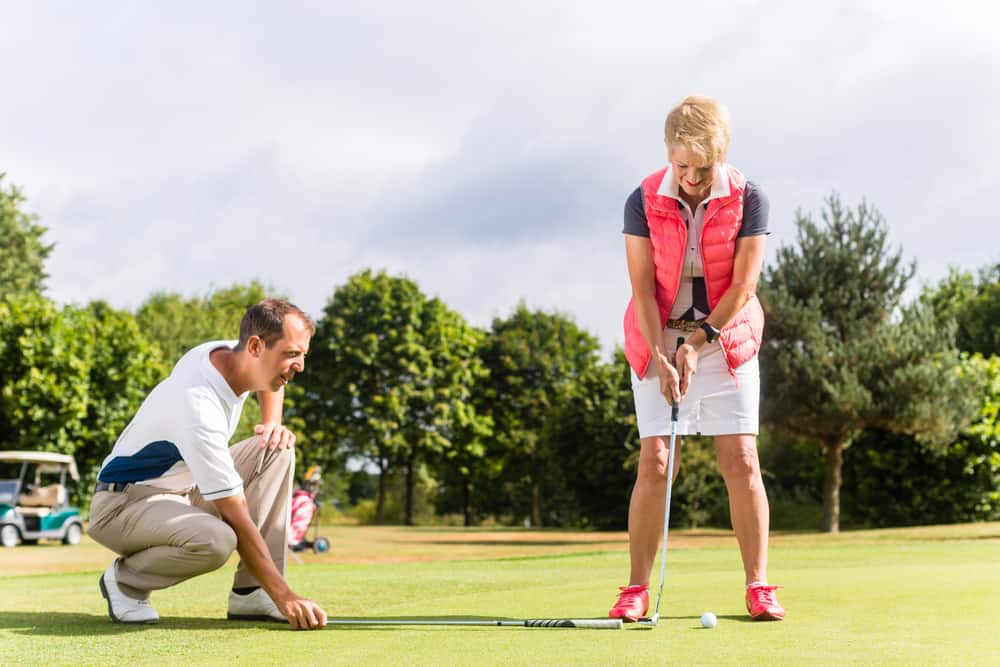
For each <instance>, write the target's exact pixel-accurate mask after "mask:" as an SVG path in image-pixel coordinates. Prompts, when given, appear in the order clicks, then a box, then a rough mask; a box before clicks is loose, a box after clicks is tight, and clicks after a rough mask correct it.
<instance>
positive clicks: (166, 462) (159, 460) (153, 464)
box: [97, 440, 183, 483]
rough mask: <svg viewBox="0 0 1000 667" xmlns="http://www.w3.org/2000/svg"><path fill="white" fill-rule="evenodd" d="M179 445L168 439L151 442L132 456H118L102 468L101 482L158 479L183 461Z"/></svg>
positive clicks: (99, 478)
mask: <svg viewBox="0 0 1000 667" xmlns="http://www.w3.org/2000/svg"><path fill="white" fill-rule="evenodd" d="M182 460H183V459H182V457H181V453H180V451H179V450H178V449H177V445H175V444H174V443H172V442H168V441H166V440H157V441H156V442H151V443H149V444H148V445H146V446H145V447H143V448H142V449H140V450H139V451H137V452H136V453H135V454H132V455H131V456H116V457H115V458H113V459H111V460H110V461H108V464H107V465H106V466H104V467H103V468H101V472H100V473H98V475H97V479H98V480H99V481H101V482H121V483H134V482H142V481H144V480H147V479H156V478H157V477H160V476H162V475H163V473H165V472H166V471H168V470H170V468H171V467H173V465H174V464H175V463H177V462H178V461H182Z"/></svg>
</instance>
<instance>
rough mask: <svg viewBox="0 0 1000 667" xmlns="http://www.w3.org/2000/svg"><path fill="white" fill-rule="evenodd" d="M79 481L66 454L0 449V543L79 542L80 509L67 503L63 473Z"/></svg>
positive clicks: (15, 544)
mask: <svg viewBox="0 0 1000 667" xmlns="http://www.w3.org/2000/svg"><path fill="white" fill-rule="evenodd" d="M67 474H68V475H69V476H70V477H71V478H72V479H73V481H79V479H80V474H79V473H78V472H77V470H76V462H75V461H74V460H73V457H72V456H69V455H67V454H52V453H49V452H0V545H2V546H5V547H13V546H17V543H18V542H19V541H20V542H22V543H23V544H37V543H38V540H40V539H46V540H61V541H62V543H63V544H79V543H80V536H81V535H83V520H82V519H81V518H80V510H78V509H77V508H75V507H70V506H69V505H68V504H67V496H66V476H67Z"/></svg>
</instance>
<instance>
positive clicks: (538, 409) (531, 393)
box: [482, 303, 599, 526]
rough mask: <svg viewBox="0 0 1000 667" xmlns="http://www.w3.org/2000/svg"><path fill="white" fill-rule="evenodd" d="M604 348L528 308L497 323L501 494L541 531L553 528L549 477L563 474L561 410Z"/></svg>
mask: <svg viewBox="0 0 1000 667" xmlns="http://www.w3.org/2000/svg"><path fill="white" fill-rule="evenodd" d="M598 350H599V347H598V343H597V339H596V338H594V337H593V336H592V335H590V334H589V333H587V332H585V331H583V330H582V329H580V328H579V327H577V326H576V324H575V323H574V322H573V321H572V320H571V319H570V318H569V317H567V316H565V315H561V314H558V313H551V314H550V313H545V312H542V311H531V310H529V309H528V308H527V306H525V305H524V304H523V303H522V304H519V305H518V306H517V308H516V309H515V310H514V312H513V313H512V314H511V315H510V316H509V317H507V318H506V319H499V318H498V319H495V320H494V321H493V326H492V329H491V332H490V335H489V337H488V338H487V341H486V343H485V345H484V346H483V351H482V356H483V361H484V363H485V364H486V367H487V368H488V369H489V372H490V381H489V400H490V401H491V403H492V405H493V421H494V437H493V438H492V439H491V450H492V453H491V454H488V455H489V456H491V457H498V458H499V459H500V460H502V461H503V465H502V481H503V485H502V486H503V490H502V493H497V492H496V491H495V492H494V493H493V495H494V496H495V499H496V500H500V499H501V498H502V500H501V501H500V502H504V504H505V505H506V506H508V507H511V508H513V509H514V510H515V511H516V512H522V513H525V514H527V515H528V516H529V517H530V521H531V524H532V525H534V526H541V525H543V524H547V523H549V521H547V520H545V519H544V518H543V512H542V504H543V500H542V489H543V486H544V484H545V482H546V480H552V479H559V478H562V474H563V473H562V471H561V467H562V466H563V465H564V464H565V461H563V460H562V459H561V458H560V456H559V454H558V447H557V442H558V441H557V438H556V437H555V430H556V429H557V416H558V411H559V408H560V406H562V405H564V404H565V401H567V400H569V396H570V395H571V391H572V388H573V384H574V382H576V381H577V380H578V379H579V378H581V376H583V375H584V374H585V373H587V372H588V371H589V370H591V369H593V367H594V366H596V365H597V364H598V363H599V358H598ZM495 505H496V502H495ZM547 518H548V519H555V518H556V517H554V516H553V515H551V514H549V515H548V517H547Z"/></svg>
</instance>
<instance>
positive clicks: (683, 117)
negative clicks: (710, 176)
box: [663, 95, 732, 166]
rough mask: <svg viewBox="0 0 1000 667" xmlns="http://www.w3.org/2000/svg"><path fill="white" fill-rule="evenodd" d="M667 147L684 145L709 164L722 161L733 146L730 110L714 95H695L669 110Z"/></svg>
mask: <svg viewBox="0 0 1000 667" xmlns="http://www.w3.org/2000/svg"><path fill="white" fill-rule="evenodd" d="M663 135H664V139H665V140H666V142H667V148H668V149H669V148H673V147H674V146H683V147H684V148H686V149H687V150H689V151H691V152H692V153H694V154H695V155H697V156H698V157H700V158H701V159H702V160H704V163H705V165H706V166H707V165H710V164H715V163H716V162H721V161H723V160H724V159H725V157H726V152H727V151H728V150H729V140H730V138H731V136H732V126H731V125H730V121H729V110H728V109H726V107H725V106H723V104H722V103H721V102H719V101H718V100H715V99H713V98H711V97H702V96H700V95H691V96H689V97H686V98H685V99H684V101H683V102H681V103H680V104H678V105H677V106H676V107H674V109H673V110H672V111H671V112H670V113H669V114H667V122H666V123H665V124H664V127H663Z"/></svg>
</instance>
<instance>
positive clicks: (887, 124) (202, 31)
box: [0, 0, 1000, 349]
mask: <svg viewBox="0 0 1000 667" xmlns="http://www.w3.org/2000/svg"><path fill="white" fill-rule="evenodd" d="M0 3H2V5H0V8H2V12H0V16H2V19H0V21H2V23H0V35H2V37H0V63H3V66H2V69H3V73H2V77H0V81H2V82H3V88H2V92H0V172H6V174H7V176H6V179H5V181H4V183H5V186H9V185H11V184H15V185H18V186H20V187H21V188H22V189H23V191H24V193H25V195H26V196H27V197H28V203H27V209H28V210H29V211H32V212H34V213H37V214H38V215H39V216H40V222H41V224H43V225H45V226H46V227H48V229H49V231H48V233H47V235H46V240H48V241H49V242H53V243H55V249H54V251H53V253H52V255H51V258H50V260H49V264H48V272H49V273H50V278H49V280H48V294H49V296H51V297H52V298H54V299H56V300H57V301H59V302H61V303H69V302H73V303H84V302H87V301H90V300H93V299H101V300H105V301H107V302H109V303H111V304H112V305H114V306H117V307H120V308H129V309H133V308H135V307H137V306H138V305H139V304H141V303H142V302H143V301H144V300H145V299H146V298H147V297H148V296H149V295H150V294H152V293H154V292H157V291H162V290H166V291H175V292H180V293H182V294H185V295H204V294H206V293H208V292H209V291H211V290H213V289H216V288H221V287H226V286H229V285H232V284H234V283H246V282H248V281H250V280H259V281H261V282H263V283H264V284H266V285H269V286H270V287H272V288H273V289H274V290H275V291H276V292H277V293H281V294H284V295H287V296H288V297H289V298H291V300H293V301H294V302H296V303H297V304H298V305H299V306H301V307H302V308H304V309H305V310H306V311H308V312H310V313H311V314H313V315H315V316H319V315H321V314H322V310H323V308H324V306H325V304H326V302H327V300H328V299H329V298H330V296H331V295H332V294H333V292H334V290H335V289H336V287H337V286H338V285H341V284H343V283H344V282H345V281H346V279H347V278H348V277H349V276H350V275H351V274H353V273H355V272H357V271H360V270H363V269H365V268H373V269H377V270H385V271H388V272H389V273H391V274H393V275H405V276H407V277H409V278H411V279H413V280H415V281H416V282H417V283H418V284H419V285H420V287H421V288H422V289H423V290H424V291H425V292H426V293H427V294H429V295H432V296H438V297H441V298H442V299H443V300H444V301H445V302H446V303H448V304H449V305H450V306H451V307H452V308H453V309H455V310H457V311H459V312H460V313H462V314H463V315H464V316H465V317H466V318H467V319H468V320H469V321H470V322H472V323H473V324H476V325H479V326H488V325H489V324H490V322H491V321H492V319H493V318H495V317H503V316H506V315H507V314H509V313H510V312H511V310H512V309H513V308H514V307H515V306H516V305H517V303H518V302H519V301H524V302H525V303H526V304H527V305H528V306H529V307H532V308H541V309H544V310H547V311H559V312H562V313H565V314H568V315H570V316H572V317H573V318H574V319H575V320H576V321H577V323H578V324H579V325H580V326H582V327H583V328H585V329H587V330H588V331H590V332H591V333H593V334H594V335H596V336H597V337H598V338H599V339H600V341H601V343H602V344H603V345H604V346H605V349H610V348H611V347H612V346H614V345H616V344H620V343H621V341H622V339H623V335H622V333H621V321H622V314H623V311H624V308H625V304H626V302H627V300H628V298H629V295H630V287H629V283H628V277H627V273H626V268H625V257H624V243H623V241H622V237H621V228H622V212H623V207H624V202H625V199H626V197H627V196H628V194H629V193H630V192H631V191H632V190H633V189H634V188H635V187H637V186H638V184H639V182H640V181H641V180H642V178H644V177H645V176H646V175H648V174H650V173H652V172H654V171H656V170H658V169H660V168H662V167H663V166H665V165H666V152H665V148H664V146H663V141H662V132H663V120H664V118H665V116H666V114H667V112H668V111H669V110H670V109H671V108H672V107H673V106H675V105H676V104H677V103H678V102H680V101H681V100H682V99H683V98H684V97H685V96H687V95H689V94H706V95H711V96H713V97H716V98H718V99H719V100H721V101H722V102H723V103H724V104H726V106H727V107H728V108H729V110H730V112H731V115H732V118H733V142H732V145H731V148H730V151H729V162H730V163H731V164H733V165H735V166H736V167H738V168H739V169H740V170H741V171H743V172H744V173H745V174H746V175H747V176H748V177H749V178H750V179H751V180H752V181H754V182H755V183H756V184H757V185H758V187H760V188H761V189H762V190H763V191H764V192H766V193H767V195H768V197H769V199H770V202H771V217H770V230H771V232H772V233H771V236H770V237H769V239H768V257H767V262H770V261H772V260H773V257H774V252H775V250H776V249H777V248H778V247H780V246H782V245H794V243H795V240H796V239H795V217H796V214H797V212H802V213H803V214H807V215H811V216H813V217H814V218H815V219H817V220H818V219H819V214H820V212H821V210H822V207H823V203H824V198H826V197H827V196H829V195H830V194H831V193H833V192H836V193H838V194H839V196H840V197H841V199H842V201H843V202H844V203H845V204H847V205H849V206H856V205H858V204H859V203H861V201H862V200H867V201H868V202H869V203H871V204H873V205H874V206H875V207H876V208H877V209H878V210H879V211H880V212H881V213H882V214H883V216H884V217H885V220H886V222H887V223H888V226H889V230H890V238H891V240H892V243H893V244H894V246H896V247H899V248H901V249H902V251H903V255H904V257H906V258H908V259H913V260H916V262H917V266H918V273H917V277H916V279H915V282H914V290H915V289H917V288H918V287H919V285H921V284H924V283H928V282H936V281H937V280H940V279H941V278H942V277H944V276H945V275H946V274H947V271H948V267H949V266H958V267H961V268H963V269H967V270H973V271H975V270H977V269H978V268H980V267H982V266H985V265H986V264H988V263H991V262H995V261H1000V231H998V229H1000V227H998V225H1000V220H998V216H997V213H996V209H995V208H993V207H992V204H993V203H994V202H995V201H996V200H997V199H998V197H1000V185H998V184H1000V122H998V121H997V119H998V117H1000V83H998V81H1000V76H998V75H997V73H998V72H1000V40H998V39H997V38H996V35H997V34H1000V4H998V3H995V2H992V1H990V0H982V1H973V0H966V1H962V0H958V1H956V2H953V3H948V4H947V5H943V4H934V5H931V4H927V5H926V6H925V9H921V5H920V3H914V2H880V1H878V0H869V1H866V2H837V1H835V0H834V1H827V2H824V3H809V2H750V1H745V0H743V1H741V0H731V1H728V2H715V1H711V0H706V1H703V2H698V3H671V2H657V3H641V2H630V1H628V0H619V1H617V2H614V3H607V2H590V1H584V0H581V1H579V2H574V3H569V2H559V3H556V2H546V1H542V0H536V1H533V2H520V1H517V0H515V1H508V2H504V3H484V2H467V1H466V2H435V1H434V0H427V1H426V2H421V3H415V2H383V1H380V0H373V1H372V0H369V1H367V2H364V3H361V2H281V3H277V2H256V3H250V2H213V3H203V2H179V1H171V2H144V3H128V4H126V3H111V2H90V3H85V4H81V3H75V2H68V1H64V2H36V3H15V2H3V0H0ZM946 7H947V9H946ZM931 8H933V10H932V9H931Z"/></svg>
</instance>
